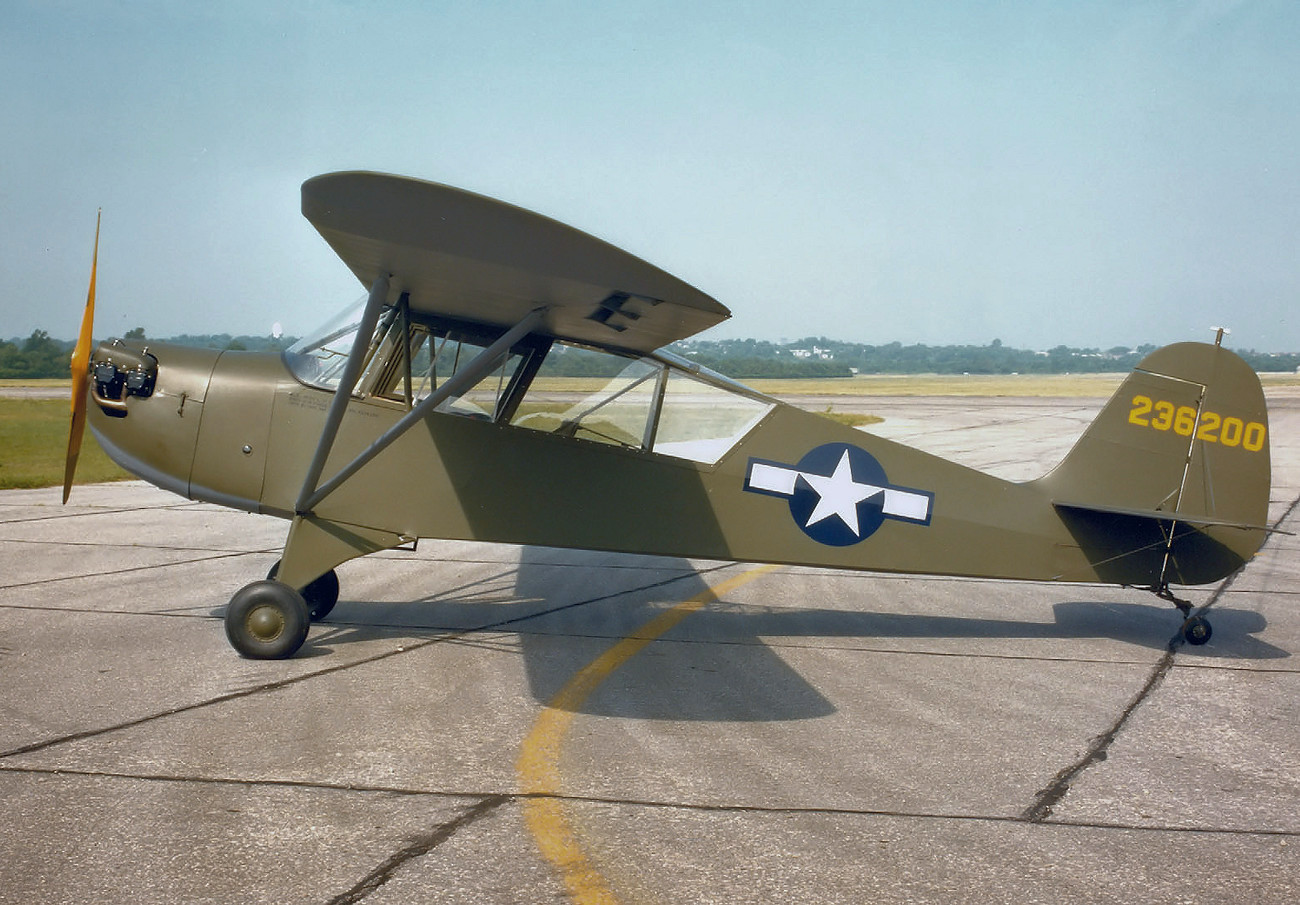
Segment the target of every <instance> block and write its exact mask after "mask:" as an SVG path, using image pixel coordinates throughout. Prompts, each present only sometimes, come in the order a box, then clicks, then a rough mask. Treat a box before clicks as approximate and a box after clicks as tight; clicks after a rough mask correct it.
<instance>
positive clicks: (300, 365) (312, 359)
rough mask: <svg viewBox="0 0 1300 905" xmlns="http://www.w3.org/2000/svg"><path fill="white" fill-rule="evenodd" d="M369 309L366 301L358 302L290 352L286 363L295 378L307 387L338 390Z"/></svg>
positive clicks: (286, 357) (291, 348)
mask: <svg viewBox="0 0 1300 905" xmlns="http://www.w3.org/2000/svg"><path fill="white" fill-rule="evenodd" d="M365 307H366V300H365V298H362V299H361V300H360V301H357V302H354V303H353V304H351V305H349V306H348V307H347V308H345V309H344V310H343V311H341V312H339V313H338V314H337V315H335V316H334V317H332V318H330V319H329V320H328V321H326V322H325V324H324V325H323V326H321V327H320V328H318V329H316V330H314V331H312V332H311V333H309V334H307V335H306V336H304V337H303V338H302V339H300V340H298V341H297V342H296V343H294V344H293V345H292V346H290V347H289V348H288V349H286V350H285V353H284V360H285V362H286V363H287V364H288V365H289V370H290V371H292V372H293V375H294V376H295V377H297V378H298V379H299V380H301V381H302V382H303V383H307V384H311V385H312V386H318V387H320V388H321V389H324V390H337V389H338V386H339V380H340V379H341V378H342V376H343V366H344V364H346V363H347V360H348V352H349V351H351V349H352V339H353V337H355V336H356V335H357V327H359V326H360V325H361V313H362V312H363V311H364V310H365Z"/></svg>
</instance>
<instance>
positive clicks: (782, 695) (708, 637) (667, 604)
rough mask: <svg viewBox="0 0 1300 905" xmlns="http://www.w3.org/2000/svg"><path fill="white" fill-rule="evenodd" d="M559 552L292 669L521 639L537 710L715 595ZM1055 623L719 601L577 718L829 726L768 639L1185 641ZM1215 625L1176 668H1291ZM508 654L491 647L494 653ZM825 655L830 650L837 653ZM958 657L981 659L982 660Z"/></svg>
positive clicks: (657, 570)
mask: <svg viewBox="0 0 1300 905" xmlns="http://www.w3.org/2000/svg"><path fill="white" fill-rule="evenodd" d="M558 552H559V551H555V550H550V549H545V548H531V547H528V548H524V549H523V551H522V554H521V557H520V561H519V565H518V566H517V567H514V566H510V565H504V564H503V566H502V568H501V570H500V571H498V572H497V573H495V574H493V575H491V576H488V577H486V578H476V579H474V580H472V581H469V582H466V583H463V584H460V585H456V586H453V587H450V588H445V589H442V590H441V591H439V592H438V593H436V594H433V595H430V596H428V597H425V598H423V599H419V600H415V601H411V602H404V603H396V604H394V603H379V602H364V601H355V600H351V599H346V598H345V599H344V600H343V601H341V602H340V604H339V606H338V607H337V608H336V609H335V611H334V613H332V614H331V616H330V617H329V618H327V619H326V620H325V622H324V623H323V625H322V627H328V628H329V630H328V631H326V632H324V633H314V635H313V637H312V638H311V640H309V641H308V643H307V644H306V645H305V646H304V647H303V649H302V651H301V653H300V654H299V656H304V655H305V656H320V655H323V654H327V653H328V652H329V651H330V650H331V649H333V648H335V647H337V646H339V645H344V644H348V643H352V642H356V641H361V640H370V639H374V638H376V637H379V636H381V635H388V634H391V633H392V632H393V631H394V630H397V631H400V632H401V633H402V634H403V635H406V636H411V635H414V636H417V637H421V636H427V637H433V636H436V635H439V634H446V633H448V632H455V633H464V632H468V633H469V634H465V635H459V637H457V638H455V639H454V640H450V641H449V643H466V644H482V643H484V640H483V639H482V638H476V637H475V636H476V635H477V634H478V633H480V632H482V633H485V634H486V633H497V632H501V633H507V634H514V633H518V634H517V638H518V642H517V649H518V651H519V653H520V654H521V655H522V656H523V659H524V666H525V670H526V674H527V677H528V682H529V686H530V690H531V692H532V694H533V696H534V697H535V698H536V699H537V700H538V701H540V702H543V703H548V702H550V701H551V700H552V699H553V698H554V697H555V695H556V694H557V693H558V692H559V691H560V690H561V689H562V688H563V687H564V685H565V683H567V682H568V681H569V680H570V679H571V678H572V677H573V676H574V674H575V673H577V672H578V671H579V670H581V669H582V668H583V667H584V666H586V665H587V664H588V663H590V662H591V661H593V660H594V659H595V658H596V657H598V656H600V655H601V654H602V653H604V652H605V651H606V650H608V649H609V648H610V647H611V645H612V644H614V643H615V642H617V641H618V640H620V639H622V638H624V637H627V636H629V635H634V634H636V632H637V630H638V629H639V628H640V627H641V626H643V625H645V624H646V623H647V622H649V621H650V620H651V619H654V618H655V617H656V616H659V615H661V614H662V613H664V612H665V611H666V610H668V609H670V608H671V607H673V606H675V605H676V604H678V603H680V602H681V601H684V600H689V599H691V598H693V597H694V596H696V595H697V594H700V593H702V592H704V591H706V590H707V589H708V587H709V582H708V581H706V579H705V577H704V576H703V575H701V574H700V573H699V572H698V571H696V569H695V567H694V565H693V564H691V563H690V562H688V561H686V560H682V559H672V558H646V557H639V558H636V560H635V563H636V565H637V568H628V569H625V570H621V571H620V570H618V569H617V568H611V567H617V566H618V565H619V564H620V562H628V561H629V560H626V559H622V558H619V557H610V559H609V560H608V561H605V562H597V563H592V564H590V565H587V566H585V567H578V568H577V570H576V571H577V573H580V574H575V566H574V565H573V563H571V562H569V563H565V562H564V561H563V557H562V556H557V553H558ZM647 563H649V564H650V565H648V566H647V565H646V564H647ZM606 569H610V571H609V572H608V573H605V574H608V575H610V576H611V581H610V582H609V583H608V584H604V583H602V582H593V581H592V580H591V578H590V575H591V574H592V573H594V572H603V571H604V570H606ZM1052 613H1053V615H1054V617H1055V618H1054V620H1053V621H1042V622H1037V621H1023V620H1014V619H1007V620H1002V619H988V618H973V617H963V616H954V615H925V614H907V613H888V612H860V611H850V610H839V609H833V608H824V607H810V608H806V607H770V606H755V605H752V604H739V603H734V602H731V601H728V600H727V599H726V598H725V597H724V598H723V599H722V600H719V601H715V602H712V603H710V604H709V605H707V606H706V607H704V608H703V609H701V610H699V611H697V612H695V613H693V614H691V615H690V616H689V617H687V618H686V619H685V620H683V621H682V622H681V623H679V624H678V625H677V626H676V627H675V628H673V629H672V630H670V631H669V632H667V633H666V634H665V635H664V636H663V637H662V641H663V642H664V643H659V644H650V645H648V646H646V647H644V648H642V649H641V650H640V651H639V652H637V653H636V654H635V655H634V656H633V657H631V658H630V659H629V660H628V661H627V662H625V663H623V664H622V665H621V666H620V667H619V668H618V669H617V670H615V671H614V672H613V673H612V674H611V675H609V676H608V677H607V678H606V679H605V680H604V681H603V682H601V683H600V684H599V685H598V686H597V687H596V688H595V690H594V691H593V692H592V694H591V695H589V696H588V697H587V699H586V700H584V701H583V702H582V704H581V705H579V706H578V708H577V709H578V710H579V711H580V712H582V713H586V714H591V715H603V716H616V717H627V718H633V719H651V720H653V719H664V720H708V721H725V722H747V721H784V720H797V719H812V718H815V717H820V716H827V715H829V714H831V713H834V712H835V710H836V708H835V706H834V705H833V704H832V703H831V702H830V701H829V700H827V698H826V697H825V696H824V695H822V694H821V693H820V692H819V691H817V690H816V689H815V688H814V687H813V686H812V685H811V684H809V683H808V682H807V681H806V680H805V679H804V678H803V677H802V676H801V675H800V674H799V673H798V672H797V671H796V670H795V669H794V668H792V667H791V666H790V665H789V664H788V663H787V662H786V660H785V659H784V658H783V657H782V656H781V655H780V654H779V653H778V651H777V650H776V649H774V648H773V647H771V646H769V645H768V644H767V643H765V639H783V640H784V639H799V638H806V639H809V641H810V645H811V644H815V643H817V640H820V641H821V642H822V643H826V639H854V640H855V641H856V642H858V646H860V647H862V648H864V649H866V648H871V647H872V643H871V642H872V641H879V642H887V641H889V640H891V639H893V640H898V639H918V640H926V639H930V640H943V639H957V640H969V641H973V642H979V641H988V640H998V639H1003V640H1006V639H1010V640H1016V639H1025V640H1053V639H1057V640H1072V639H1077V640H1081V641H1082V640H1087V639H1104V640H1111V641H1117V642H1120V643H1123V644H1131V645H1134V646H1137V647H1142V648H1147V649H1150V650H1160V651H1163V650H1165V649H1167V648H1168V647H1169V644H1170V642H1171V640H1172V639H1173V638H1174V637H1176V633H1177V630H1178V627H1179V619H1178V614H1177V612H1176V611H1175V610H1174V609H1173V607H1170V606H1164V605H1155V604H1146V603H1115V602H1096V601H1086V600H1080V601H1071V602H1062V603H1056V604H1054V605H1052ZM1209 615H1210V618H1211V620H1212V621H1213V624H1214V630H1215V632H1214V637H1213V639H1212V640H1211V642H1210V644H1208V645H1206V646H1204V647H1192V646H1190V645H1183V646H1182V647H1181V650H1180V652H1181V653H1182V654H1184V655H1186V656H1191V657H1199V658H1207V659H1208V658H1213V659H1219V658H1232V659H1251V660H1256V659H1259V660H1263V659H1278V658H1284V657H1288V656H1290V654H1289V653H1288V652H1286V651H1285V650H1283V649H1281V648H1278V647H1275V646H1274V645H1272V644H1269V643H1267V642H1265V641H1263V640H1261V639H1259V638H1256V637H1254V635H1255V634H1257V633H1259V632H1261V631H1263V629H1264V628H1265V626H1266V620H1265V619H1264V617H1263V616H1261V615H1260V614H1258V613H1255V612H1253V611H1248V610H1239V609H1232V608H1219V607H1215V608H1212V609H1211V610H1210V614H1209ZM331 623H333V624H332V625H331ZM815 639H816V640H815ZM503 643H504V642H495V641H494V642H492V644H493V646H495V647H498V648H500V647H501V646H502V644H503ZM513 643H514V642H510V644H511V645H512V646H513ZM829 646H837V645H836V642H835V641H834V640H831V641H830V643H829ZM840 646H842V645H840ZM878 649H881V650H888V649H890V648H886V647H883V646H881V647H879V648H878ZM893 650H898V651H903V652H906V651H907V650H909V648H906V647H902V648H893ZM961 650H964V651H966V652H968V653H972V654H978V653H979V646H978V644H973V645H970V646H969V647H965V648H962V649H961ZM943 652H945V653H949V652H952V650H951V648H947V649H944V650H943ZM999 653H1000V654H1003V655H1005V654H1006V651H1005V649H1002V650H1000V651H999ZM1027 655H1033V652H1029V653H1028V654H1027ZM1042 655H1043V656H1044V657H1048V656H1052V654H1050V653H1049V654H1042ZM1063 655H1064V656H1068V654H1063Z"/></svg>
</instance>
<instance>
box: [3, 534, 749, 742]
mask: <svg viewBox="0 0 1300 905" xmlns="http://www.w3.org/2000/svg"><path fill="white" fill-rule="evenodd" d="M231 555H237V556H246V555H248V554H246V553H239V554H231ZM729 566H730V564H727V565H721V566H714V567H712V568H708V569H700V570H698V571H691V572H684V573H680V574H677V575H673V576H671V577H669V578H666V579H662V580H660V581H653V582H648V583H646V584H643V585H640V586H638V587H635V588H628V589H625V590H621V591H616V592H613V593H610V594H602V595H600V596H597V597H588V598H584V599H582V600H577V601H573V602H571V603H564V604H560V605H558V606H554V607H551V608H549V609H546V610H541V611H539V612H535V613H527V614H525V615H522V616H515V617H512V618H510V619H503V620H500V621H497V622H492V623H487V624H484V625H479V626H474V627H472V628H468V629H460V630H456V631H447V632H442V633H440V634H438V635H437V636H436V637H433V638H428V639H426V640H423V641H415V642H413V643H408V644H403V645H402V646H401V647H398V648H395V649H393V650H387V651H384V652H382V653H378V654H375V655H373V656H370V657H364V658H361V659H359V660H353V661H350V662H348V663H340V664H337V665H334V666H328V667H325V668H324V669H318V670H313V671H311V672H306V673H303V674H301V675H297V676H290V677H288V678H284V679H278V680H276V681H273V682H263V683H260V684H257V685H254V686H251V687H249V688H243V689H240V690H238V691H232V692H227V693H226V694H221V695H217V696H215V697H211V698H207V699H204V700H202V701H195V702H193V703H190V704H184V705H181V706H179V707H172V708H168V709H167V710H162V711H159V712H156V713H150V714H145V715H144V716H140V717H136V718H135V719H132V720H125V721H123V722H121V723H116V724H114V725H112V726H101V727H99V728H97V729H86V730H83V731H81V732H73V733H69V734H67V735H62V736H59V737H57V738H52V739H45V740H43V741H39V742H31V743H29V744H26V745H22V746H20V747H17V748H12V749H10V750H7V751H0V761H3V760H5V759H6V758H10V757H16V756H18V755H22V754H31V753H33V752H36V751H44V750H46V749H49V748H53V747H56V746H58V745H64V744H69V743H72V742H79V741H85V740H87V739H91V738H98V737H99V736H103V735H109V734H111V733H114V732H119V731H121V730H124V729H133V728H135V727H137V726H143V725H145V724H147V723H152V722H154V721H155V720H161V719H165V718H167V717H172V716H177V715H179V714H182V713H189V712H191V711H195V710H202V709H204V708H207V707H211V706H214V705H217V704H225V703H228V702H230V701H236V700H239V699H240V698H247V697H251V696H253V695H257V694H263V693H265V692H273V691H279V690H280V689H282V688H288V687H290V686H292V685H297V684H299V683H301V682H307V681H310V680H312V679H317V678H321V677H322V676H328V675H333V674H334V673H338V672H343V671H346V670H350V669H356V668H357V667H360V666H366V665H369V664H372V663H379V662H381V661H383V660H388V659H390V658H392V657H399V656H405V655H406V654H410V653H412V652H414V651H417V650H423V649H424V648H426V647H429V646H431V645H434V644H443V643H447V642H456V641H460V640H461V639H463V638H465V637H467V636H470V635H474V634H477V633H480V632H490V631H496V630H499V629H501V628H504V627H505V626H509V625H514V624H516V623H520V622H526V621H528V620H529V619H537V618H539V617H542V616H547V615H550V614H552V613H558V612H562V611H564V610H570V609H573V608H575V607H581V606H587V605H588V604H592V603H600V602H602V601H605V600H612V599H615V598H618V597H622V596H625V595H628V594H635V593H640V592H643V591H647V590H654V589H657V588H663V587H666V586H668V585H671V584H674V583H676V582H679V581H684V580H686V579H688V578H693V577H697V576H699V575H702V574H707V573H709V572H715V571H718V570H720V569H725V568H728V567H729Z"/></svg>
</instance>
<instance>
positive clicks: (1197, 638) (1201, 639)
mask: <svg viewBox="0 0 1300 905" xmlns="http://www.w3.org/2000/svg"><path fill="white" fill-rule="evenodd" d="M1212 634H1214V630H1213V629H1212V628H1210V621H1209V620H1208V619H1206V618H1205V617H1204V616H1193V617H1192V618H1190V619H1188V620H1187V621H1186V622H1184V623H1183V638H1185V639H1186V640H1187V643H1188V644H1195V645H1198V646H1199V645H1202V644H1204V643H1205V642H1206V641H1209V640H1210V635H1212Z"/></svg>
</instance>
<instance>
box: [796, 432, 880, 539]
mask: <svg viewBox="0 0 1300 905" xmlns="http://www.w3.org/2000/svg"><path fill="white" fill-rule="evenodd" d="M800 476H801V477H802V478H803V479H804V480H805V481H807V482H808V484H809V485H810V486H811V487H812V489H813V490H815V491H816V492H817V496H818V500H817V505H816V507H815V508H814V509H813V511H812V515H810V516H808V522H807V524H806V525H804V527H805V528H807V527H810V526H812V525H815V524H817V523H818V522H820V521H823V520H825V519H828V518H830V517H831V516H836V517H837V518H839V520H840V521H842V522H843V523H844V524H845V525H846V526H847V527H848V529H849V530H850V531H852V532H853V534H854V536H855V537H856V536H858V535H860V534H861V533H862V532H861V531H860V530H859V527H858V503H860V502H862V501H863V500H865V499H869V498H871V497H873V496H876V495H878V494H883V493H884V492H885V488H883V487H876V486H875V485H874V484H859V483H858V482H857V481H855V480H853V467H852V466H851V465H850V464H849V451H848V450H847V449H846V450H845V451H844V455H842V456H841V457H840V462H839V464H838V465H836V466H835V471H834V472H833V473H832V474H831V475H829V476H826V475H818V474H809V473H808V472H806V471H805V472H801V473H800Z"/></svg>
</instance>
